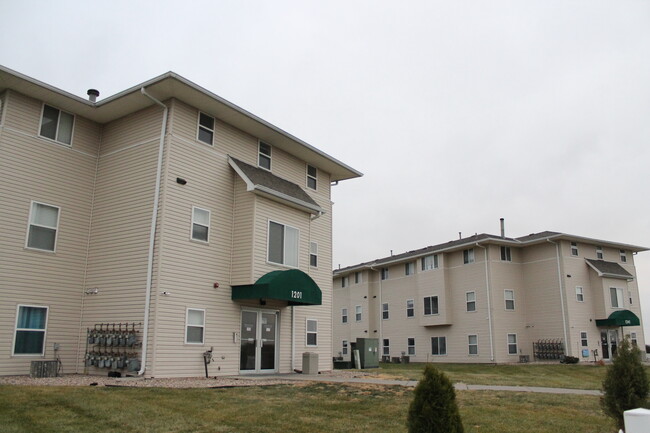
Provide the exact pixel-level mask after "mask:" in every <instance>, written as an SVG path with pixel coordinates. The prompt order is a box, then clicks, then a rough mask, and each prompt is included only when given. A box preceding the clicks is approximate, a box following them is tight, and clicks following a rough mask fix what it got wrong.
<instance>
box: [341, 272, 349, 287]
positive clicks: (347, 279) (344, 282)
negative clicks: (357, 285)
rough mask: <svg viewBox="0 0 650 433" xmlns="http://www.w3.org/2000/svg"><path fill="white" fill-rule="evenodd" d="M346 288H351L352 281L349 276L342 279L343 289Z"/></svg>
mask: <svg viewBox="0 0 650 433" xmlns="http://www.w3.org/2000/svg"><path fill="white" fill-rule="evenodd" d="M346 287H350V279H349V278H348V276H347V275H346V276H344V277H341V288H342V289H345V288H346Z"/></svg>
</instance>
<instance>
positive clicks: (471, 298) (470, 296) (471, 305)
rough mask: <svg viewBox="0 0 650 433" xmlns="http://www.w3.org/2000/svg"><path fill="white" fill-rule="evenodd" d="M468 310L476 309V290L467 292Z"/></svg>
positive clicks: (466, 302) (466, 303)
mask: <svg viewBox="0 0 650 433" xmlns="http://www.w3.org/2000/svg"><path fill="white" fill-rule="evenodd" d="M465 305H466V311H468V312H472V311H476V292H467V293H465Z"/></svg>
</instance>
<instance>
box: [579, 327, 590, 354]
mask: <svg viewBox="0 0 650 433" xmlns="http://www.w3.org/2000/svg"><path fill="white" fill-rule="evenodd" d="M582 334H585V338H582ZM583 340H584V341H586V342H587V344H586V345H584V346H583V345H582V341H583ZM588 347H589V334H587V331H580V350H581V351H582V349H584V348H588Z"/></svg>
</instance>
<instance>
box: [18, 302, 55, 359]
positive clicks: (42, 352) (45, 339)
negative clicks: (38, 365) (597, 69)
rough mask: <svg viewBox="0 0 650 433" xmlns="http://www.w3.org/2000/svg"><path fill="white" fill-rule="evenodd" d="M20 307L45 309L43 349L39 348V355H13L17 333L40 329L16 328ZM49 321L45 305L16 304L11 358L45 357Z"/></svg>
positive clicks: (48, 309) (48, 313) (47, 308)
mask: <svg viewBox="0 0 650 433" xmlns="http://www.w3.org/2000/svg"><path fill="white" fill-rule="evenodd" d="M20 307H29V308H45V328H43V347H42V348H41V353H15V351H16V337H17V336H18V331H34V332H40V329H28V328H18V315H19V314H20ZM49 320H50V307H48V306H46V305H31V304H18V305H17V306H16V320H15V322H14V338H13V341H12V342H11V356H12V357H13V356H16V357H21V358H22V357H30V356H31V357H35V356H39V357H43V356H45V346H46V345H47V323H48V322H49Z"/></svg>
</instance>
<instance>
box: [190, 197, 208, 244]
mask: <svg viewBox="0 0 650 433" xmlns="http://www.w3.org/2000/svg"><path fill="white" fill-rule="evenodd" d="M195 209H198V210H202V211H204V212H207V213H208V225H207V227H208V239H206V240H203V239H195V238H194V237H193V234H194V224H196V225H198V226H202V227H206V226H205V225H203V224H200V223H197V222H195V221H194V210H195ZM211 225H212V212H211V211H210V210H208V209H205V208H202V207H199V206H192V224H191V225H190V240H191V241H193V242H199V243H202V244H209V243H210V232H211V231H212V230H211Z"/></svg>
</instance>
